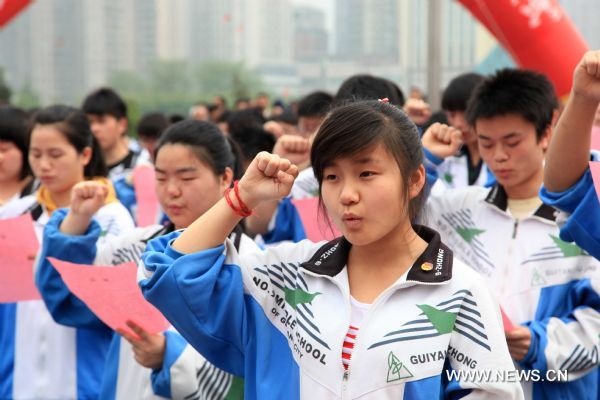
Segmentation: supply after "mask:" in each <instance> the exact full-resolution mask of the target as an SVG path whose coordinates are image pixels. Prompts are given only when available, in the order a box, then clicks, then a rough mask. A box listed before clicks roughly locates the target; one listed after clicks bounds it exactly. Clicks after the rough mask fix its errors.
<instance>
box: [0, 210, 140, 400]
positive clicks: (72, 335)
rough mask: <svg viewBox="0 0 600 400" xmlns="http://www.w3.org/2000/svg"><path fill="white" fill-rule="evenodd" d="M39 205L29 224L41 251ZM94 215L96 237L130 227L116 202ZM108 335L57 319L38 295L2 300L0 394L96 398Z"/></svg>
mask: <svg viewBox="0 0 600 400" xmlns="http://www.w3.org/2000/svg"><path fill="white" fill-rule="evenodd" d="M36 209H38V208H37V207H36ZM39 210H40V213H39V216H38V218H37V219H36V220H35V222H34V224H35V226H34V227H35V232H36V235H37V237H38V240H39V241H40V247H41V251H40V253H44V246H45V243H44V242H43V239H42V237H43V229H44V226H45V225H46V223H47V222H48V220H49V218H50V217H49V215H48V213H47V212H46V211H45V210H43V209H39ZM34 212H35V210H34ZM94 218H95V219H96V220H97V221H98V224H99V226H100V227H101V229H102V233H101V235H100V236H101V238H100V239H99V240H100V241H103V240H106V238H108V237H110V236H114V235H118V234H121V233H123V232H125V231H127V230H129V229H132V228H133V221H132V220H131V217H130V216H129V213H128V212H127V210H126V209H125V208H124V207H123V206H122V205H121V204H120V203H119V202H116V201H115V202H112V203H110V204H107V205H105V206H103V207H102V208H101V209H100V210H99V211H98V212H97V213H96V215H94ZM38 256H39V255H38ZM39 261H40V260H39V258H38V262H39ZM110 338H111V332H110V330H108V329H106V327H105V326H101V325H99V326H94V327H90V328H89V329H73V328H69V327H66V326H62V325H59V324H57V323H56V322H55V321H54V320H53V319H52V316H51V314H50V312H49V311H48V310H47V308H46V305H45V304H44V302H43V301H42V300H34V301H22V302H19V303H16V304H14V303H13V304H7V305H5V307H3V309H2V312H1V315H0V343H1V348H2V351H1V352H0V377H1V379H0V398H3V399H4V398H17V399H74V398H77V399H96V398H98V392H99V387H100V378H101V376H102V371H103V370H104V362H105V360H106V351H107V350H108V344H109V342H110Z"/></svg>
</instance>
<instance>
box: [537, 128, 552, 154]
mask: <svg viewBox="0 0 600 400" xmlns="http://www.w3.org/2000/svg"><path fill="white" fill-rule="evenodd" d="M552 127H553V125H548V127H547V128H546V129H545V130H544V133H542V137H541V139H540V146H541V147H542V150H544V151H546V150H548V145H549V144H550V139H552Z"/></svg>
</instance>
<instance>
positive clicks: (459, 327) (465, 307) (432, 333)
mask: <svg viewBox="0 0 600 400" xmlns="http://www.w3.org/2000/svg"><path fill="white" fill-rule="evenodd" d="M416 307H418V308H419V309H420V310H421V311H422V312H421V314H419V318H417V319H414V320H412V321H408V322H406V323H404V324H402V325H401V326H400V329H397V330H394V331H392V332H388V333H387V334H385V335H384V336H383V339H382V340H380V341H378V342H376V343H373V344H372V345H371V346H369V350H370V349H373V348H375V347H379V346H384V345H387V344H391V343H396V342H403V341H410V340H423V339H427V338H431V337H436V336H441V335H445V334H448V333H452V332H456V333H458V334H459V335H462V336H464V337H465V338H466V339H468V340H470V341H471V342H473V343H475V344H477V345H479V346H481V347H483V348H484V349H486V350H488V351H491V348H490V345H489V343H488V337H487V335H486V333H485V325H484V324H483V321H482V318H481V313H480V312H479V307H478V305H477V302H476V301H475V297H474V296H473V294H472V293H471V292H470V291H468V290H466V289H463V290H459V291H457V292H456V293H454V294H452V297H451V298H450V299H448V300H445V301H442V302H440V303H438V304H436V305H435V306H431V305H429V304H418V305H416ZM423 317H424V318H423Z"/></svg>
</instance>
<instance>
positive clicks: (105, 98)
mask: <svg viewBox="0 0 600 400" xmlns="http://www.w3.org/2000/svg"><path fill="white" fill-rule="evenodd" d="M81 110H82V111H83V112H84V113H86V114H92V115H111V116H113V117H115V118H116V119H121V118H127V105H126V104H125V102H124V101H123V99H122V98H121V96H119V94H118V93H117V92H115V91H114V90H113V89H111V88H109V87H102V88H100V89H97V90H95V91H93V92H92V93H90V94H88V95H87V96H86V98H85V99H84V100H83V103H82V105H81Z"/></svg>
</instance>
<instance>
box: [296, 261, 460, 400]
mask: <svg viewBox="0 0 600 400" xmlns="http://www.w3.org/2000/svg"><path fill="white" fill-rule="evenodd" d="M302 272H303V273H305V274H306V275H311V276H314V277H317V278H325V279H328V280H329V281H331V282H332V283H333V284H334V285H335V286H336V287H337V288H338V289H339V290H340V292H341V293H342V295H343V296H344V302H345V305H346V320H347V324H346V326H347V329H349V328H350V324H351V321H350V313H351V305H350V290H348V291H346V290H345V289H344V288H343V287H342V286H341V285H340V284H339V283H338V282H336V281H335V279H333V277H331V276H328V275H321V274H316V273H314V272H311V271H307V270H303V271H302ZM448 282H449V281H444V282H435V283H434V282H420V281H414V280H407V281H405V282H402V283H399V284H396V285H392V286H390V287H389V288H387V289H386V290H384V291H383V292H382V293H381V294H380V295H379V296H377V299H376V300H375V302H374V303H373V304H372V305H371V307H370V308H369V311H368V312H367V314H366V315H365V319H364V321H363V324H362V325H363V327H364V326H366V325H367V323H368V321H369V319H370V317H371V314H373V311H374V310H375V308H377V305H378V304H379V303H381V302H383V301H385V300H386V299H387V298H388V297H389V296H388V293H392V292H393V291H395V290H398V289H404V288H405V287H409V286H414V285H425V286H440V285H444V284H446V283H448ZM360 329H362V327H360ZM347 333H348V331H347V330H346V332H344V335H343V336H342V343H343V342H344V339H345V338H346V334H347ZM360 337H361V335H360V330H359V334H357V336H356V340H355V341H354V348H353V349H352V357H351V358H350V363H349V364H348V369H347V370H344V373H343V375H342V397H341V398H342V400H344V399H349V398H350V397H349V393H348V381H349V379H350V368H352V364H353V362H354V359H355V356H356V352H355V350H356V349H357V347H358V346H357V345H358V339H359V338H360ZM341 357H342V355H341V354H340V358H341ZM340 364H341V360H340ZM342 368H343V367H342Z"/></svg>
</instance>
